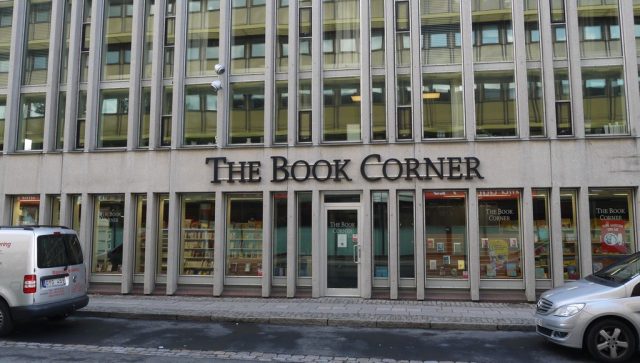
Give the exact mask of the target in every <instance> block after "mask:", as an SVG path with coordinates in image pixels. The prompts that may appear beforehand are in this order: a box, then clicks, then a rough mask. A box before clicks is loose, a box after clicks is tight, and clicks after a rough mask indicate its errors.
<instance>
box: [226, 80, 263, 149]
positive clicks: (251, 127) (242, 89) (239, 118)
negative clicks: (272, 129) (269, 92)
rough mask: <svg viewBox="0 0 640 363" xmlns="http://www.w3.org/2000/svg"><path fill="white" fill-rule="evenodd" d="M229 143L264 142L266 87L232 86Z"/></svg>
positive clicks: (249, 84)
mask: <svg viewBox="0 0 640 363" xmlns="http://www.w3.org/2000/svg"><path fill="white" fill-rule="evenodd" d="M230 99H231V107H230V108H231V116H230V117H229V143H230V144H251V143H256V144H258V143H263V142H264V85H263V84H262V83H236V84H232V85H231V86H230Z"/></svg>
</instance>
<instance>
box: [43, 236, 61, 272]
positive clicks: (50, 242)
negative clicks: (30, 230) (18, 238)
mask: <svg viewBox="0 0 640 363" xmlns="http://www.w3.org/2000/svg"><path fill="white" fill-rule="evenodd" d="M67 261H68V259H67V248H66V247H65V241H64V239H63V238H62V236H53V235H51V236H40V237H38V268H51V267H59V266H67Z"/></svg>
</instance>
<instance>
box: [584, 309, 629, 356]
mask: <svg viewBox="0 0 640 363" xmlns="http://www.w3.org/2000/svg"><path fill="white" fill-rule="evenodd" d="M586 344H587V349H589V353H591V355H592V356H593V357H594V358H595V359H597V360H599V361H601V362H608V363H614V362H625V361H627V360H629V359H631V357H632V356H633V355H634V354H635V352H636V337H635V335H634V334H633V331H632V330H631V328H629V326H628V325H627V324H625V323H624V322H622V321H620V320H616V319H606V320H602V321H599V322H598V323H596V324H595V325H593V326H592V327H591V329H589V332H588V335H587V341H586Z"/></svg>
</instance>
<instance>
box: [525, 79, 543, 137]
mask: <svg viewBox="0 0 640 363" xmlns="http://www.w3.org/2000/svg"><path fill="white" fill-rule="evenodd" d="M527 91H528V92H527V93H528V99H529V101H528V103H529V135H531V136H545V125H544V96H543V94H542V73H541V71H540V69H529V70H527Z"/></svg>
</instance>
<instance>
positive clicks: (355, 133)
mask: <svg viewBox="0 0 640 363" xmlns="http://www.w3.org/2000/svg"><path fill="white" fill-rule="evenodd" d="M323 92H324V97H323V98H324V125H323V126H324V128H323V139H324V141H359V140H360V101H361V94H360V80H359V79H352V78H338V79H325V81H324V91H323Z"/></svg>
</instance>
